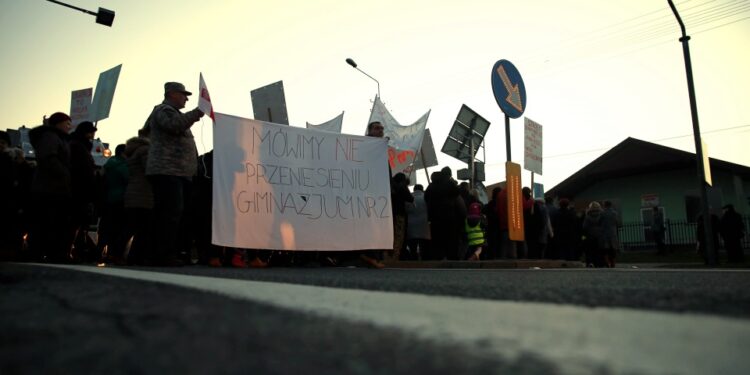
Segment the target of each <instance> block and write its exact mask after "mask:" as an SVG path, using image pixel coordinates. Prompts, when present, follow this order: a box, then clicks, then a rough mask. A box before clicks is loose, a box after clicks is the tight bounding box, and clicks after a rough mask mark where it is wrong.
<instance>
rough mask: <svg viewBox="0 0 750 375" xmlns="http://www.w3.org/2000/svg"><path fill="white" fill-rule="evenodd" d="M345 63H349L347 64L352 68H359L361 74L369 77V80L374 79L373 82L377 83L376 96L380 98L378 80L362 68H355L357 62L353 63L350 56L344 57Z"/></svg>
mask: <svg viewBox="0 0 750 375" xmlns="http://www.w3.org/2000/svg"><path fill="white" fill-rule="evenodd" d="M346 63H347V64H349V65H351V66H352V68H354V69H357V70H359V71H360V72H361V73H362V74H364V75H366V76H368V77H370V79H371V80H373V81H375V83H377V84H378V98H380V82H378V80H377V79H375V78H373V77H372V76H371V75H369V74H367V73H365V72H363V71H362V69H360V68H357V63H355V62H354V60H352V59H351V58H348V59H346Z"/></svg>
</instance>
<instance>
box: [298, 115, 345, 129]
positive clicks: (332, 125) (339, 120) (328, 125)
mask: <svg viewBox="0 0 750 375" xmlns="http://www.w3.org/2000/svg"><path fill="white" fill-rule="evenodd" d="M343 123H344V112H341V114H340V115H338V116H336V117H334V118H333V119H331V120H328V121H326V122H324V123H322V124H318V125H315V124H311V123H309V122H308V123H306V124H307V125H306V127H307V128H308V129H318V130H325V131H327V132H334V133H341V125H342V124H343Z"/></svg>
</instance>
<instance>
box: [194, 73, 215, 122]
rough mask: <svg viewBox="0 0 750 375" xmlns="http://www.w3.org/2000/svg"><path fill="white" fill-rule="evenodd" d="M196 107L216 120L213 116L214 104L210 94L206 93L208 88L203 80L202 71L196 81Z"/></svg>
mask: <svg viewBox="0 0 750 375" xmlns="http://www.w3.org/2000/svg"><path fill="white" fill-rule="evenodd" d="M198 108H199V109H200V110H201V111H203V113H205V114H207V115H208V117H211V119H212V120H214V121H216V118H215V117H214V106H213V104H212V103H211V95H209V94H208V88H207V87H206V81H204V80H203V73H201V74H200V80H199V82H198Z"/></svg>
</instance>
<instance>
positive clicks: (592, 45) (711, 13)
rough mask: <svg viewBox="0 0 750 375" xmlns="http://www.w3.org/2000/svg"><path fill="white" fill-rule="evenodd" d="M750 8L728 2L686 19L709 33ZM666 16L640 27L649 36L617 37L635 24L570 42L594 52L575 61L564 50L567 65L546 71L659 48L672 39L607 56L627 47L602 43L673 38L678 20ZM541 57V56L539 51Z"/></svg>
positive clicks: (525, 59) (556, 66) (641, 41)
mask: <svg viewBox="0 0 750 375" xmlns="http://www.w3.org/2000/svg"><path fill="white" fill-rule="evenodd" d="M711 2H713V0H712V1H709V2H705V3H700V4H697V5H695V6H693V7H691V8H688V9H697V8H699V7H702V6H705V5H707V4H709V3H711ZM726 7H730V8H728V9H727V8H726ZM664 11H665V12H666V10H664ZM748 11H750V3H748V2H746V1H745V0H742V1H739V2H735V3H730V4H725V5H722V6H718V7H714V8H710V9H707V10H705V9H704V10H700V11H695V12H693V13H691V14H690V15H689V16H686V17H685V18H686V23H689V25H688V26H690V27H691V28H692V30H691V34H699V33H702V32H706V31H710V30H715V29H717V28H720V27H723V26H727V25H730V24H733V23H737V22H741V21H744V20H746V19H747V18H748V17H745V18H740V19H736V20H732V21H730V22H726V23H723V24H720V25H716V26H714V25H711V24H712V23H716V22H720V21H722V20H725V19H727V18H732V17H735V16H739V15H741V14H743V13H746V12H748ZM653 13H654V12H650V13H647V15H648V14H653ZM644 16H645V15H644ZM640 17H642V16H639V17H636V18H633V19H638V18H640ZM665 17H668V18H670V20H668V21H665V23H664V25H661V24H659V25H656V27H657V28H654V27H653V26H652V27H647V28H646V29H641V30H637V34H635V35H645V36H647V37H645V38H644V37H641V38H637V37H636V36H635V35H632V34H630V35H628V34H624V35H619V36H618V37H616V38H615V37H614V36H615V35H616V34H622V33H623V32H632V31H633V30H632V27H629V28H625V29H621V30H615V31H614V32H612V33H609V34H608V35H611V36H612V37H610V38H606V37H607V36H606V35H605V36H597V37H595V38H594V39H592V40H589V41H583V42H582V43H570V42H569V43H568V45H569V46H570V47H579V48H580V47H583V46H588V47H589V48H586V49H587V50H588V51H591V53H590V54H589V55H588V56H587V57H584V58H577V59H575V60H571V59H566V58H565V54H564V53H563V54H562V55H559V56H558V58H559V59H560V60H565V61H568V62H567V63H563V64H556V65H555V68H553V69H552V70H549V69H545V70H546V73H545V74H544V75H548V74H550V73H552V72H560V71H565V70H568V69H570V68H572V67H574V66H578V65H581V64H583V63H587V62H589V61H592V60H595V59H601V58H604V59H607V58H612V57H618V56H622V55H624V54H629V53H633V52H637V51H641V50H643V49H647V48H652V47H655V46H657V45H661V44H665V43H667V42H669V41H663V42H659V43H655V44H651V45H647V46H645V47H643V48H637V49H630V50H627V51H625V52H624V53H617V54H615V55H611V56H607V55H608V54H611V53H612V52H616V51H618V50H622V49H623V47H615V48H601V45H602V44H603V43H605V42H607V45H613V44H614V43H613V41H614V40H615V39H618V38H619V39H621V42H626V43H627V44H628V45H627V46H625V48H628V47H631V46H635V45H642V44H643V43H645V42H648V41H650V40H654V39H659V38H666V37H668V36H669V37H674V35H676V34H675V31H674V30H675V26H674V21H673V20H671V18H672V15H671V14H666V15H664V16H662V17H660V18H665ZM688 17H690V18H688ZM631 20H632V19H631ZM652 21H655V20H651V21H647V22H652ZM641 24H643V23H641ZM701 26H707V28H702V29H701ZM696 28H698V30H697V31H696ZM633 42H635V43H633ZM557 47H558V48H562V47H561V46H560V45H559V44H558V45H557ZM558 48H555V47H553V48H552V49H553V50H554V49H558ZM537 56H541V55H538V54H537ZM537 56H534V57H527V58H524V59H521V61H527V62H532V61H535V60H537V59H536V57H537ZM544 65H546V61H545V64H544ZM531 71H532V72H533V71H534V69H533V68H532V69H531ZM532 75H533V73H532Z"/></svg>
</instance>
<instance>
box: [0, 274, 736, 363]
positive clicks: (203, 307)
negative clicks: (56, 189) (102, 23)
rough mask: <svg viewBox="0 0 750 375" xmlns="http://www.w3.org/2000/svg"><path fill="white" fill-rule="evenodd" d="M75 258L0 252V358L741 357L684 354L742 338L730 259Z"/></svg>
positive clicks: (326, 360)
mask: <svg viewBox="0 0 750 375" xmlns="http://www.w3.org/2000/svg"><path fill="white" fill-rule="evenodd" d="M87 270H92V271H98V272H104V273H105V274H94V273H90V272H82V271H81V270H80V269H61V268H50V267H46V266H37V265H21V264H0V332H2V335H0V373H2V374H15V373H76V374H79V373H104V372H106V373H113V374H117V373H160V374H161V373H259V374H260V373H263V374H265V373H270V374H299V373H303V374H308V373H310V374H402V373H403V374H406V373H408V374H415V373H416V374H421V373H430V374H443V373H444V374H458V373H472V374H473V373H482V374H486V373H498V374H500V373H505V374H556V373H594V374H610V373H612V374H614V373H664V372H666V373H701V371H704V370H706V369H710V370H714V369H715V370H717V371H721V372H722V373H746V372H747V371H750V368H749V367H748V364H746V363H745V362H744V361H740V360H739V359H738V357H737V356H733V355H734V354H733V353H728V354H726V355H727V356H728V357H726V358H727V359H726V360H724V362H722V363H723V364H722V363H719V362H717V363H712V362H709V363H704V362H705V361H704V360H699V358H698V357H697V356H696V354H701V353H702V350H703V348H704V347H707V346H716V347H718V348H719V349H718V350H717V352H716V353H717V354H716V355H718V356H721V355H723V354H722V351H721V349H722V348H723V347H722V345H726V347H727V348H733V347H736V346H738V345H739V347H740V348H742V347H744V348H747V347H748V344H749V343H750V342H749V341H748V340H750V338H747V337H746V335H745V333H746V332H745V331H748V332H750V320H748V318H749V317H750V272H746V271H696V270H686V271H672V270H659V271H656V270H591V269H581V270H471V271H469V270H390V269H386V270H368V269H349V268H297V269H291V268H271V269H261V270H258V269H247V270H237V269H227V268H223V269H212V268H204V267H184V268H171V269H158V268H142V269H140V270H143V271H146V272H145V273H132V275H131V274H128V275H126V277H128V278H123V277H113V275H108V274H106V273H107V272H113V271H117V269H97V268H95V267H89V268H87ZM131 270H133V269H132V268H131V269H126V270H125V271H126V272H131ZM141 275H147V276H148V277H151V279H133V278H130V277H141ZM119 276H122V275H119ZM160 278H169V279H170V280H172V279H174V280H172V281H169V282H168V283H165V282H162V281H160ZM185 280H187V284H180V283H183V282H185ZM249 281H250V282H252V281H261V282H263V283H248V282H249ZM191 283H192V284H191ZM207 284H211V285H212V286H211V287H210V288H209V289H201V288H202V287H201V286H202V285H207ZM178 285H181V286H178ZM266 285H268V286H270V287H272V288H275V289H271V290H270V291H268V292H263V291H262V289H263V288H265V286H266ZM300 286H305V287H304V288H302V289H300V290H296V289H294V290H292V289H289V288H298V289H299V288H300ZM317 287H329V288H317ZM232 288H234V289H232ZM225 289H226V290H227V292H226V293H224V290H225ZM380 292H385V293H380ZM394 292H397V293H394ZM243 293H245V294H247V295H248V296H249V297H248V298H245V297H243V295H244V294H243ZM263 293H266V294H267V295H268V296H266V297H260V296H261V295H262V294H263ZM295 293H296V294H295ZM331 293H333V294H331ZM254 296H258V299H257V300H253V298H254ZM446 296H447V297H449V298H446ZM276 297H282V298H283V297H287V300H288V301H286V302H278V303H277V302H276V301H275V300H274V298H276ZM453 297H460V298H453ZM381 298H382V299H381ZM307 299H309V301H308V300H307ZM328 301H330V302H328ZM381 301H382V302H381ZM412 301H416V302H415V303H416V304H415V305H414V306H415V307H409V306H410V305H411V302H412ZM511 301H514V302H519V304H514V303H511ZM368 303H370V304H368ZM297 305H299V306H304V308H300V309H297V308H296V307H297ZM334 305H339V306H338V307H331V308H328V307H327V306H334ZM321 306H322V307H321ZM456 306H458V307H456ZM519 306H520V307H519ZM380 308H382V310H379V309H380ZM561 309H562V310H561ZM350 310H351V311H354V312H350ZM441 313H442V315H441ZM537 313H538V314H539V315H537V316H535V317H533V318H532V319H531V320H529V319H526V315H529V316H532V315H534V314H537ZM368 314H369V315H368ZM506 314H510V315H512V316H504V315H506ZM592 314H593V315H592ZM638 314H640V315H638ZM488 315H496V316H488ZM579 317H580V318H579ZM580 320H585V322H581V321H580ZM587 322H589V323H587ZM672 322H674V326H671V324H672ZM647 325H651V326H648V327H645V328H644V327H643V326H647ZM574 326H575V327H576V328H570V327H574ZM618 326H619V329H622V330H621V331H618ZM686 327H687V328H686ZM705 327H709V328H705ZM571 329H572V331H570V332H569V331H568V330H571ZM639 330H642V331H639ZM422 331H424V332H422ZM485 331H487V332H488V333H487V337H484V336H483V335H484V334H485V333H486V332H485ZM685 331H688V333H685ZM691 331H695V332H694V333H695V335H691V334H690V332H691ZM571 332H572V333H571ZM629 332H630V333H629ZM633 332H638V333H637V334H634V333H633ZM644 332H645V333H644ZM649 332H653V334H652V335H650V334H649ZM568 334H572V335H573V338H571V339H563V338H560V337H556V335H559V336H564V335H568ZM599 336H602V337H599ZM613 336H614V338H615V340H612V337H613ZM714 336H715V337H714ZM545 340H547V341H549V340H552V341H555V342H556V343H555V345H545ZM662 340H664V341H662ZM705 340H710V341H711V342H709V343H706V342H698V341H705ZM693 341H695V342H693ZM579 344H580V345H581V347H583V348H584V349H580V348H577V347H576V346H577V345H579ZM709 344H710V345H709ZM587 345H588V346H587ZM617 345H624V347H617ZM680 345H682V346H680ZM609 346H611V347H609ZM638 346H642V348H640V349H639V348H638ZM652 346H653V347H654V348H655V349H648V348H651V347H652ZM662 346H669V347H671V348H672V349H669V348H667V349H665V350H668V351H667V352H664V353H657V354H656V355H653V356H651V357H653V358H644V360H643V362H644V363H643V364H638V363H634V362H638V361H636V360H635V359H636V358H642V357H644V354H643V353H644V352H643V351H644V350H645V353H646V354H648V353H651V352H654V351H657V352H658V351H659V350H661V349H660V348H661V347H662ZM587 347H589V348H591V349H585V348H587ZM628 348H632V350H630V349H628ZM644 348H646V349H644ZM511 349H513V350H511ZM537 349H539V350H537ZM638 350H641V352H638ZM669 350H671V351H669ZM728 351H729V352H731V350H728ZM622 352H629V353H630V352H632V354H627V353H625V354H622V355H621V356H620V354H619V353H622ZM683 355H684V358H680V356H683ZM612 357H621V358H612ZM646 357H649V356H648V355H646ZM685 361H687V363H688V366H685V363H684V362H685ZM690 361H695V366H696V367H692V366H690V365H692V363H691V362H690ZM727 361H729V362H730V363H726V362H727ZM701 365H702V366H703V367H701ZM639 366H640V367H639ZM712 366H713V367H712ZM721 366H723V367H721ZM746 370H747V371H746ZM717 373H718V372H717Z"/></svg>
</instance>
